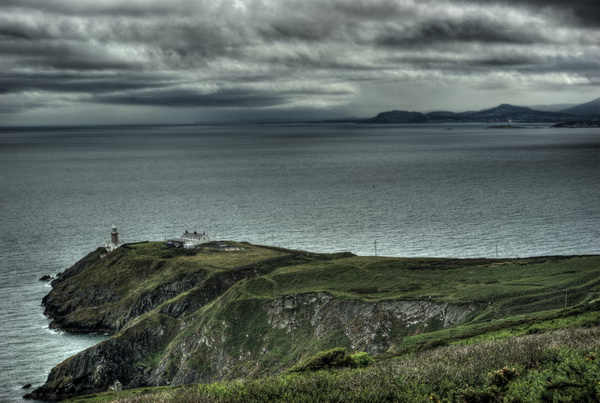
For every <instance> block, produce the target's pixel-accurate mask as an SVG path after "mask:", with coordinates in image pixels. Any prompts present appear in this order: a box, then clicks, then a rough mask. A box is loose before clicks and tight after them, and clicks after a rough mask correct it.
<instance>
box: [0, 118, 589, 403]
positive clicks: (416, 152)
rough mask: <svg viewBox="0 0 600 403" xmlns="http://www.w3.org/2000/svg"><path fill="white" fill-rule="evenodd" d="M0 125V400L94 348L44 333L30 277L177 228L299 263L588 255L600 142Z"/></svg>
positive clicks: (88, 340)
mask: <svg viewBox="0 0 600 403" xmlns="http://www.w3.org/2000/svg"><path fill="white" fill-rule="evenodd" d="M486 126H487V125H482V124H462V125H450V124H440V125H412V126H411V125H361V124H328V125H327V124H312V125H308V124H286V125H284V124H280V125H277V124H273V125H205V126H203V125H194V126H118V127H117V126H114V127H20V128H7V127H4V128H0V224H1V226H0V276H1V277H0V295H1V299H0V402H8V403H10V402H20V401H21V396H22V395H23V394H24V393H27V392H28V391H31V390H32V388H29V389H27V388H26V389H23V386H25V385H27V384H31V385H32V387H33V388H35V387H36V386H39V385H41V384H42V383H43V382H44V381H45V380H46V377H47V375H48V373H49V371H50V369H51V368H52V367H53V366H55V365H56V364H58V363H60V362H61V361H63V360H64V359H66V358H67V357H69V356H71V355H73V354H75V353H77V352H79V351H81V350H83V349H85V348H87V347H89V346H91V345H93V344H94V343H96V342H98V341H100V340H102V339H103V338H104V337H106V336H105V335H102V334H97V335H72V334H66V333H63V332H60V331H55V330H50V329H49V328H48V323H49V321H48V319H47V318H46V317H45V316H44V315H43V307H42V306H41V300H42V298H43V296H44V295H45V294H47V293H48V292H49V291H50V285H49V284H48V283H47V282H43V281H39V280H38V279H39V278H40V277H41V276H43V275H46V274H48V275H56V273H58V272H61V271H63V270H65V269H66V268H68V267H69V266H71V265H72V264H73V263H75V262H76V261H77V260H78V259H80V258H81V257H83V256H84V255H85V254H86V253H88V252H90V251H92V250H94V249H96V248H97V247H98V246H101V245H104V244H105V242H106V241H108V240H109V238H110V231H111V227H112V226H113V225H116V226H117V227H118V229H119V233H120V237H121V238H122V239H123V240H124V241H126V242H137V241H145V240H153V241H162V240H164V239H165V238H166V237H173V236H180V235H181V234H182V233H183V232H185V231H202V232H206V233H207V234H208V235H209V236H210V238H211V239H212V240H235V241H247V242H250V243H254V244H268V245H277V246H282V247H287V248H295V249H304V250H310V251H314V252H339V251H351V252H354V253H356V254H358V255H385V256H407V257H416V256H429V257H457V258H473V257H490V258H495V257H499V258H504V257H526V256H538V255H570V254H600V129H568V128H549V125H547V124H527V125H524V126H523V127H522V128H496V129H490V128H486Z"/></svg>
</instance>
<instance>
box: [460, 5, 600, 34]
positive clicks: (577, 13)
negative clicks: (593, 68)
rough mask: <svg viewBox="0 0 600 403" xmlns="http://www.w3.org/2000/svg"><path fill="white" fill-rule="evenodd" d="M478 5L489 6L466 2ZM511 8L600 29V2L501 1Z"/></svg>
mask: <svg viewBox="0 0 600 403" xmlns="http://www.w3.org/2000/svg"><path fill="white" fill-rule="evenodd" d="M466 1H467V2H473V3H478V4H483V5H486V4H489V2H488V1H484V0H466ZM499 3H504V4H507V5H509V6H517V7H528V8H530V9H531V10H532V11H533V12H544V11H548V12H549V13H551V14H553V15H554V16H555V17H556V18H557V19H561V20H564V19H569V18H571V19H572V20H573V22H574V23H579V24H581V25H583V26H589V27H600V2H599V1H598V0H568V1H565V0H500V1H499Z"/></svg>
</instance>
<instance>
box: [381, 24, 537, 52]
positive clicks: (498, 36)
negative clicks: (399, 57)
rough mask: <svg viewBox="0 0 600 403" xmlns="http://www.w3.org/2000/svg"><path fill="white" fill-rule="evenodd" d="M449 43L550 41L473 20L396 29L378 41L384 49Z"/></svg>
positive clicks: (530, 33) (507, 27)
mask: <svg viewBox="0 0 600 403" xmlns="http://www.w3.org/2000/svg"><path fill="white" fill-rule="evenodd" d="M446 42H477V43H484V44H485V43H492V44H493V43H507V44H533V43H540V42H548V40H547V39H546V38H544V37H543V35H541V34H540V33H539V32H537V31H534V30H531V31H529V30H527V29H526V30H523V29H520V30H516V29H515V27H513V26H511V25H509V24H506V23H503V22H500V21H490V20H473V19H467V20H459V21H455V20H436V21H427V22H424V23H422V24H419V25H418V26H414V27H410V26H409V27H400V29H397V28H395V27H394V28H391V29H390V30H389V31H388V32H385V33H383V34H382V35H381V36H380V37H379V38H378V39H377V43H379V44H381V45H385V46H402V47H406V46H413V47H414V46H424V45H430V44H438V43H446Z"/></svg>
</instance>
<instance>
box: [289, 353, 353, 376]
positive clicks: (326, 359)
mask: <svg viewBox="0 0 600 403" xmlns="http://www.w3.org/2000/svg"><path fill="white" fill-rule="evenodd" d="M334 368H356V362H355V361H354V359H353V358H352V356H350V355H348V353H347V352H346V349H345V348H341V347H338V348H332V349H331V350H326V351H320V352H318V353H317V354H315V355H313V356H312V357H309V358H307V359H306V360H304V361H302V362H301V363H299V364H298V365H295V366H293V367H292V368H290V369H289V371H290V372H312V371H320V370H322V369H334Z"/></svg>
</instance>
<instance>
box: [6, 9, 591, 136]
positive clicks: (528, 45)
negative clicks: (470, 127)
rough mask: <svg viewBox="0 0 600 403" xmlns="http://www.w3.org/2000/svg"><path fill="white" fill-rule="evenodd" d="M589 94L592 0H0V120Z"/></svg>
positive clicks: (248, 113) (458, 103)
mask: <svg viewBox="0 0 600 403" xmlns="http://www.w3.org/2000/svg"><path fill="white" fill-rule="evenodd" d="M599 96H600V1H599V0H569V1H565V0H539V1H538V0H525V1H516V0H512V1H511V0H505V1H483V0H462V1H460V0H447V1H443V0H438V1H428V0H415V1H413V0H279V1H276V0H230V1H228V0H212V1H208V0H206V1H201V0H0V125H2V124H10V125H12V124H60V123H63V124H82V123H83V124H97V123H104V124H110V123H161V122H164V123H190V122H204V121H239V120H248V119H250V120H255V119H258V120H263V119H270V118H286V119H301V120H302V119H322V118H338V117H345V116H356V117H369V116H372V115H375V114H376V113H378V112H381V111H386V110H392V109H403V110H411V111H413V110H414V111H431V110H452V111H461V110H479V109H483V108H487V107H492V106H495V105H497V104H500V103H512V104H516V105H535V104H555V103H583V102H587V101H590V100H592V99H595V98H597V97H599Z"/></svg>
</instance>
